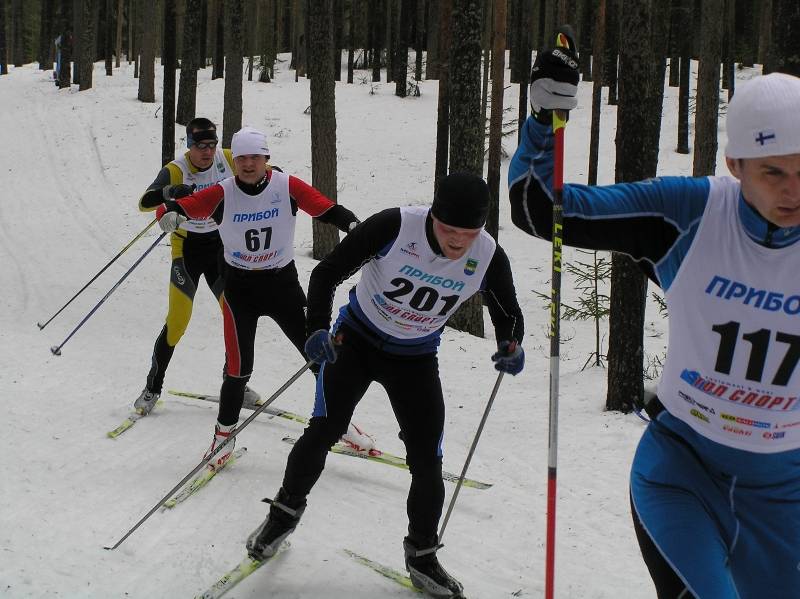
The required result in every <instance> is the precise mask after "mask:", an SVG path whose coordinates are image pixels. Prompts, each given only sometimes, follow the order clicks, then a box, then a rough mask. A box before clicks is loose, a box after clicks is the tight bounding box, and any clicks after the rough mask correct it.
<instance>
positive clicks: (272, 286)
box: [157, 127, 370, 468]
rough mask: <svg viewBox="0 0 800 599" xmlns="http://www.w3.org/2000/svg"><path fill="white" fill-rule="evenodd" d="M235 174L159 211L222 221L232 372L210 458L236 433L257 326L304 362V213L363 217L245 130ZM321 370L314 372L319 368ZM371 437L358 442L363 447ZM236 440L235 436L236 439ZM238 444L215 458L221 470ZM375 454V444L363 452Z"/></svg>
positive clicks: (173, 220)
mask: <svg viewBox="0 0 800 599" xmlns="http://www.w3.org/2000/svg"><path fill="white" fill-rule="evenodd" d="M231 151H232V153H233V160H234V164H235V166H236V176H235V177H230V178H228V179H225V180H223V181H221V182H219V183H217V184H216V185H214V186H212V187H208V188H206V189H204V190H202V191H199V192H197V193H194V194H192V195H188V196H186V197H183V198H180V199H177V200H167V201H166V202H165V203H164V204H163V205H162V206H161V207H160V208H159V209H158V212H157V216H158V219H159V225H160V226H161V228H162V229H164V230H165V231H170V230H174V228H175V227H177V226H179V225H180V224H181V222H183V221H185V220H186V219H187V218H190V219H197V218H213V219H214V220H215V221H216V222H217V223H218V224H219V234H220V237H221V238H222V244H223V257H224V260H225V270H224V274H223V278H224V288H223V291H222V296H221V297H220V302H221V304H222V312H223V315H224V334H225V356H226V371H227V372H226V374H225V377H224V380H223V382H222V388H221V390H220V402H219V414H218V417H217V424H216V427H215V429H214V438H213V440H212V443H211V447H210V449H209V450H208V452H207V453H206V455H209V454H210V453H211V452H213V451H214V450H215V449H216V447H217V446H218V445H219V444H221V443H222V442H223V441H224V440H225V439H227V438H228V437H229V436H230V434H231V432H232V431H233V430H234V429H235V428H236V424H237V423H238V420H239V412H240V411H241V409H242V403H243V400H244V389H245V385H246V384H247V382H248V380H249V379H250V375H251V374H252V371H253V361H254V351H255V335H256V325H257V323H258V318H259V317H260V316H269V317H270V318H272V319H273V320H274V321H275V323H276V324H277V325H278V326H279V327H280V328H281V330H282V331H283V332H284V334H285V335H286V336H287V337H288V338H289V340H290V341H291V342H292V344H293V345H294V346H295V347H296V348H297V350H298V351H299V352H300V353H301V354H302V355H303V359H304V360H306V359H307V358H306V356H305V351H304V345H305V341H306V317H305V311H304V306H305V305H306V296H305V293H304V291H303V289H302V287H301V286H300V281H299V280H298V276H297V268H296V267H295V263H294V230H295V220H296V214H297V210H298V208H299V209H300V210H303V211H304V212H306V213H308V214H309V215H311V216H312V217H313V218H316V219H319V220H320V221H322V222H325V223H330V224H332V225H334V226H336V227H337V228H338V229H339V230H341V231H344V232H345V233H347V232H349V231H350V229H352V228H353V227H354V226H355V225H356V224H358V222H359V221H358V218H356V216H355V215H354V214H353V213H352V212H351V211H350V210H348V209H347V208H345V207H344V206H342V205H340V204H336V203H334V202H333V201H332V200H330V199H329V198H327V197H326V196H325V195H323V194H322V193H321V192H320V191H319V190H317V189H315V188H314V187H312V186H311V185H309V184H308V183H305V182H304V181H302V180H301V179H299V178H297V177H294V176H292V175H287V174H285V173H284V172H282V171H281V170H280V169H278V168H275V167H272V166H270V165H269V164H268V163H267V160H268V159H269V157H270V154H269V147H268V146H267V139H266V135H264V133H263V132H261V131H259V130H257V129H254V128H253V127H244V128H243V129H241V130H240V131H238V132H236V133H235V134H234V135H233V139H232V140H231ZM314 370H315V371H316V370H317V369H316V368H315V369H314ZM367 439H368V438H367V437H366V436H363V437H359V438H358V440H357V442H356V443H358V444H359V445H364V444H365V442H366V440H367ZM234 441H235V439H234ZM233 446H234V443H229V444H228V445H227V446H226V448H225V450H223V451H221V452H220V453H218V454H217V455H216V456H214V461H213V462H212V463H210V464H209V466H210V467H212V468H221V467H223V466H224V465H225V464H226V463H227V461H228V459H229V458H230V456H231V453H232V451H233ZM357 449H363V450H369V449H370V448H369V447H361V446H359V447H357Z"/></svg>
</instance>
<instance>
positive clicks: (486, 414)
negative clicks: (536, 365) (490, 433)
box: [439, 347, 514, 545]
mask: <svg viewBox="0 0 800 599" xmlns="http://www.w3.org/2000/svg"><path fill="white" fill-rule="evenodd" d="M509 350H510V351H514V349H513V347H510V348H509ZM504 374H505V373H504V372H502V371H501V372H500V374H498V375H497V380H496V381H495V383H494V388H493V389H492V394H491V395H490V396H489V402H488V403H487V404H486V409H485V410H484V411H483V418H481V422H480V424H479V425H478V430H477V431H476V433H475V438H474V439H473V440H472V446H471V447H470V448H469V453H467V459H466V461H465V462H464V467H463V468H462V469H461V476H459V477H458V483H456V490H455V491H453V497H451V498H450V505H448V506H447V513H445V515H444V521H443V522H442V528H441V529H440V530H439V544H440V545H441V544H442V537H443V536H444V529H445V528H446V527H447V521H448V520H450V514H451V513H452V512H453V507H455V504H456V499H457V498H458V493H459V491H461V486H462V485H463V484H464V478H465V477H466V476H467V468H469V463H470V462H471V461H472V455H473V454H474V453H475V448H476V447H477V446H478V439H480V437H481V433H482V432H483V425H484V424H486V419H487V418H489V410H491V409H492V404H493V403H494V398H495V397H496V396H497V390H498V389H499V388H500V381H502V380H503V375H504Z"/></svg>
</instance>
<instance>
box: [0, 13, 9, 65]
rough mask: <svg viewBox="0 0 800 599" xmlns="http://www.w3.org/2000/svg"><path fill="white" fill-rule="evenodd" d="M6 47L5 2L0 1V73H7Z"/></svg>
mask: <svg viewBox="0 0 800 599" xmlns="http://www.w3.org/2000/svg"><path fill="white" fill-rule="evenodd" d="M7 53H8V49H7V48H6V3H5V2H0V75H8V58H7V56H6V55H7Z"/></svg>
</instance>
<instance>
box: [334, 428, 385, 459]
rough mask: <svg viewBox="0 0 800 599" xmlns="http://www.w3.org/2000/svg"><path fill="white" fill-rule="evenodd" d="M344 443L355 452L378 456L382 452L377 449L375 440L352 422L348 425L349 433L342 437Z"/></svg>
mask: <svg viewBox="0 0 800 599" xmlns="http://www.w3.org/2000/svg"><path fill="white" fill-rule="evenodd" d="M341 441H342V443H344V444H345V445H347V446H348V447H350V448H351V449H354V450H355V451H358V452H361V453H366V454H369V455H377V454H379V453H380V451H377V450H376V449H375V439H373V438H372V437H371V436H370V435H368V434H367V433H365V432H364V431H362V430H361V429H360V428H358V427H357V426H356V425H355V424H353V423H352V422H351V423H350V424H348V425H347V432H346V433H345V434H343V435H342V438H341Z"/></svg>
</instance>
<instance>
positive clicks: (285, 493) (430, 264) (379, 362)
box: [247, 173, 525, 597]
mask: <svg viewBox="0 0 800 599" xmlns="http://www.w3.org/2000/svg"><path fill="white" fill-rule="evenodd" d="M488 207H489V188H488V186H487V185H486V183H485V182H484V181H483V179H481V178H480V177H477V176H474V175H469V174H465V173H455V174H451V175H448V176H447V177H444V178H443V179H442V180H441V182H440V184H439V189H438V192H437V194H436V198H435V199H434V201H433V206H432V207H430V208H428V207H411V208H390V209H388V210H383V211H381V212H379V213H377V214H375V215H373V216H371V217H370V218H368V219H367V220H365V221H364V222H363V223H362V224H361V225H359V226H358V227H357V228H356V229H355V230H354V231H353V232H351V233H350V234H349V235H348V236H347V237H346V238H345V239H343V240H342V241H341V243H339V245H337V246H336V248H335V249H334V250H333V251H332V252H331V253H330V254H329V255H328V256H327V257H326V258H325V259H324V260H322V262H320V263H319V264H318V265H317V266H316V267H315V268H314V270H313V272H312V273H311V279H310V281H309V287H308V333H309V335H308V340H307V341H306V344H305V348H306V353H307V355H308V356H309V358H310V359H312V360H315V361H316V362H318V363H320V364H321V365H322V366H321V368H320V373H319V376H318V379H317V390H316V402H315V405H314V413H313V416H312V418H311V422H310V424H309V426H308V428H306V430H305V432H304V433H303V436H302V437H301V438H300V439H299V440H298V442H297V443H296V444H295V446H294V447H293V448H292V451H291V453H290V454H289V459H288V462H287V465H286V472H285V474H284V479H283V485H282V486H281V488H280V490H279V491H278V493H277V495H276V497H275V499H274V500H267V501H268V502H269V503H271V504H272V505H271V507H270V510H269V513H268V515H267V519H266V520H265V521H264V522H263V523H262V524H261V525H260V526H259V527H258V528H257V529H256V530H255V531H254V532H253V533H252V534H251V535H250V537H249V538H248V540H247V550H248V553H249V554H250V555H251V556H252V557H253V558H256V559H265V558H269V557H271V556H272V555H274V553H275V552H276V551H277V550H278V547H279V546H280V544H281V542H282V541H283V539H285V538H286V537H287V536H288V535H289V534H290V533H291V532H292V531H293V530H294V529H295V527H296V526H297V524H298V522H299V520H300V517H301V515H302V514H303V512H304V510H305V507H306V496H307V495H308V494H309V492H310V491H311V489H312V487H313V486H314V484H315V483H316V482H317V479H318V478H319V476H320V475H321V474H322V471H323V469H324V467H325V458H326V456H327V453H328V450H329V449H330V447H331V446H332V445H333V444H334V443H335V442H336V440H337V439H338V438H339V436H340V435H341V434H342V432H343V431H344V430H345V429H346V428H347V423H348V422H349V420H350V417H351V416H352V414H353V411H354V410H355V408H356V405H357V404H358V402H359V401H360V400H361V398H362V397H363V395H364V393H365V392H366V391H367V388H368V387H369V385H370V384H371V383H372V382H373V381H374V382H377V383H379V384H380V385H382V386H383V387H384V388H385V389H386V393H387V394H388V396H389V401H390V402H391V405H392V410H393V411H394V414H395V417H396V418H397V421H398V423H399V425H400V430H401V433H400V435H401V439H402V440H403V442H404V443H405V445H406V454H407V461H408V465H409V468H410V471H411V488H410V490H409V494H408V500H407V510H408V519H409V525H408V536H407V537H406V538H405V540H404V541H403V546H404V549H405V555H406V567H407V568H408V570H409V572H410V573H411V580H412V582H413V583H414V585H415V586H416V587H417V588H421V589H423V590H424V591H425V592H426V593H428V594H430V595H432V596H434V597H461V591H462V586H461V583H460V582H458V581H457V580H456V579H455V578H453V577H452V576H450V575H449V574H448V573H447V572H446V571H445V570H444V569H443V568H442V567H441V565H440V564H439V561H438V559H437V557H436V551H437V550H438V549H439V546H438V537H437V524H438V522H439V518H440V517H441V513H442V505H443V502H444V483H443V482H442V438H443V435H444V411H445V408H444V399H443V393H442V386H441V381H440V379H439V365H438V357H437V352H438V346H439V343H440V337H441V334H442V329H443V328H444V325H445V323H446V322H447V319H448V318H449V317H450V316H451V315H452V314H453V313H454V312H455V311H456V310H457V309H458V307H459V306H460V305H461V304H462V303H463V302H464V301H466V300H467V299H469V298H470V297H471V296H472V295H474V294H475V293H477V292H479V291H483V292H484V298H485V300H486V303H487V305H488V308H489V314H490V316H491V318H492V322H493V323H494V326H495V335H496V338H497V342H498V346H497V347H498V351H497V352H496V353H495V354H494V355H493V356H492V360H493V361H494V362H495V368H497V369H498V370H501V371H503V372H507V373H510V374H517V373H519V372H520V371H521V370H522V368H523V364H524V359H525V354H524V353H523V351H522V347H521V346H520V342H521V341H522V336H523V319H522V313H521V311H520V308H519V305H518V304H517V299H516V292H515V290H514V282H513V279H512V276H511V266H510V264H509V261H508V257H507V256H506V254H505V252H504V251H503V249H502V248H501V247H500V246H498V245H497V244H496V242H495V240H494V239H492V237H491V236H490V235H489V234H488V233H486V231H485V230H484V228H483V227H484V224H485V222H486V215H487V212H488ZM359 269H360V270H361V280H360V281H359V282H358V284H357V285H356V286H355V287H354V288H353V289H352V290H351V291H350V301H349V303H347V304H346V305H345V306H343V307H342V308H341V310H340V311H339V317H338V319H337V321H336V323H335V324H334V326H333V329H332V332H329V327H330V322H331V310H332V303H333V298H334V293H335V290H336V288H337V286H338V285H339V284H340V283H341V282H342V281H343V280H345V279H346V278H347V277H348V276H350V275H351V274H353V273H354V272H356V271H357V270H359Z"/></svg>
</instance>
